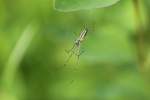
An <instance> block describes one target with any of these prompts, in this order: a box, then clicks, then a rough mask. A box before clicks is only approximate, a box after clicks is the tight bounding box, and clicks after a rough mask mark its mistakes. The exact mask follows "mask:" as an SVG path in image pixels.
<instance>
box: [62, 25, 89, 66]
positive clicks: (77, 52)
mask: <svg viewBox="0 0 150 100" xmlns="http://www.w3.org/2000/svg"><path fill="white" fill-rule="evenodd" d="M87 32H88V29H87V27H84V29H83V30H82V31H81V33H80V35H79V37H78V38H77V39H76V40H75V41H74V44H73V47H72V48H71V49H70V50H66V52H67V53H68V54H69V57H68V59H67V60H66V63H67V62H68V61H69V60H70V58H71V57H72V56H73V55H76V56H77V62H78V61H79V57H80V55H81V54H82V53H83V51H82V52H81V50H80V48H81V43H82V42H83V41H84V39H85V37H86V35H87ZM66 63H65V64H64V65H66Z"/></svg>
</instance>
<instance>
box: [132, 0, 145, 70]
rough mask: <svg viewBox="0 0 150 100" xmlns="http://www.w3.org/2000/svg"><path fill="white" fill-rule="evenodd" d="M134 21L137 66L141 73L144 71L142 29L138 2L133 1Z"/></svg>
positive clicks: (138, 0)
mask: <svg viewBox="0 0 150 100" xmlns="http://www.w3.org/2000/svg"><path fill="white" fill-rule="evenodd" d="M133 5H134V12H135V19H136V20H135V21H136V33H137V53H138V64H139V68H140V70H141V71H144V62H145V50H144V27H143V23H142V18H141V12H140V0H133Z"/></svg>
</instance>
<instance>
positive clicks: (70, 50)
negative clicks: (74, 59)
mask: <svg viewBox="0 0 150 100" xmlns="http://www.w3.org/2000/svg"><path fill="white" fill-rule="evenodd" d="M75 46H76V44H74V45H73V47H72V48H71V49H69V50H65V52H66V53H68V54H69V53H70V52H72V51H73V49H75Z"/></svg>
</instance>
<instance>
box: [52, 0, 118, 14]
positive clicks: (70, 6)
mask: <svg viewBox="0 0 150 100" xmlns="http://www.w3.org/2000/svg"><path fill="white" fill-rule="evenodd" d="M118 1H119V0H54V7H55V9H57V10H59V11H66V12H67V11H77V10H85V9H93V8H102V7H108V6H111V5H113V4H115V3H117V2H118Z"/></svg>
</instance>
